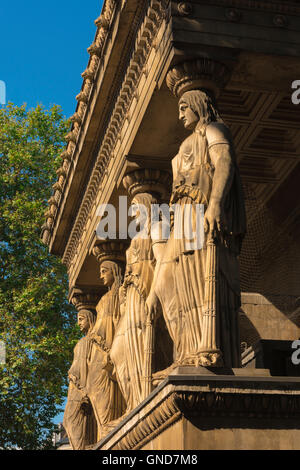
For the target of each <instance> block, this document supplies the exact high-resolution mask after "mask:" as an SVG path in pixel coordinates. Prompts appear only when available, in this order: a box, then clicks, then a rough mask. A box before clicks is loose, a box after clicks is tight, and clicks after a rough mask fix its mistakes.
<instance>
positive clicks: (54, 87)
mask: <svg viewBox="0 0 300 470" xmlns="http://www.w3.org/2000/svg"><path fill="white" fill-rule="evenodd" d="M102 3H103V1H102V0H89V1H87V2H82V0H60V1H58V0H51V2H43V1H41V0H27V1H24V0H22V1H21V0H15V1H7V0H6V1H5V0H2V1H1V3H0V20H1V24H0V51H1V60H0V80H2V81H4V82H5V84H6V102H7V101H12V102H13V103H15V104H18V105H21V104H23V103H25V102H26V103H27V104H28V106H29V107H34V106H36V104H37V103H42V104H44V105H45V106H46V107H47V108H48V107H49V106H50V105H51V104H53V103H55V104H59V105H61V107H62V109H63V112H64V114H65V115H66V116H67V117H69V116H70V115H72V114H73V113H74V111H75V108H76V104H77V103H76V100H75V96H76V95H77V94H78V93H79V91H80V89H81V85H82V77H81V73H82V72H83V71H84V70H85V68H86V66H87V63H88V59H89V55H88V53H87V48H88V46H90V44H91V43H92V42H93V40H94V36H95V32H96V26H95V24H94V20H95V19H96V18H97V17H98V16H99V14H100V12H101V8H102Z"/></svg>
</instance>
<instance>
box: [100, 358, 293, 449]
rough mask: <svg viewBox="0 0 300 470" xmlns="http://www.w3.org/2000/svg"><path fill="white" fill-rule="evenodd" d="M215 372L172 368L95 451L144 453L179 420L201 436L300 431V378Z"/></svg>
mask: <svg viewBox="0 0 300 470" xmlns="http://www.w3.org/2000/svg"><path fill="white" fill-rule="evenodd" d="M215 371H216V369H215ZM215 371H213V370H207V369H204V368H192V367H188V368H187V367H186V368H184V369H183V368H178V369H176V370H175V371H174V373H173V375H170V376H169V377H168V378H167V379H165V380H164V382H163V383H161V384H160V386H159V387H157V388H156V389H155V390H154V391H153V392H152V393H151V395H149V397H148V398H147V399H146V400H144V401H143V402H142V403H141V404H140V405H139V406H138V407H137V408H136V409H135V410H133V412H132V413H131V414H130V415H128V416H127V417H126V418H125V419H124V420H123V421H122V422H120V424H119V425H118V426H117V427H116V428H115V429H114V430H113V431H112V432H110V433H109V434H108V435H107V436H106V437H105V438H104V439H102V440H101V441H100V442H99V443H97V444H96V445H95V447H94V450H100V449H101V450H113V449H114V450H137V449H143V448H145V446H146V445H147V444H148V443H149V442H151V441H152V443H153V441H154V440H155V438H156V437H157V436H158V435H160V434H163V433H165V432H166V431H167V430H168V429H169V428H170V427H171V426H173V425H174V424H175V423H176V422H178V421H180V420H183V419H186V420H188V421H191V422H192V421H193V420H194V421H195V419H196V420H197V423H198V424H197V429H196V432H198V431H199V433H201V432H203V430H204V429H208V428H210V427H211V429H218V428H219V429H220V427H222V428H227V429H231V428H240V427H244V428H245V429H246V428H248V429H249V428H250V429H251V427H252V428H253V429H254V428H255V429H256V428H261V429H264V428H266V429H268V430H272V429H280V428H283V429H291V428H292V429H300V428H299V426H300V424H299V423H300V421H299V417H300V378H296V377H295V378H294V377H271V376H269V375H268V374H269V372H268V371H267V370H264V369H253V370H252V371H249V369H248V370H244V369H232V370H230V371H229V370H227V371H225V370H224V369H219V370H218V371H217V372H218V373H219V375H217V374H216V373H215ZM225 373H227V374H228V373H230V374H231V375H229V374H228V375H225ZM227 420H228V421H227ZM243 420H246V423H245V425H243ZM221 423H222V424H221ZM202 427H203V429H202V430H201V428H202ZM167 442H168V441H167ZM159 448H160V449H162V448H164V447H161V445H160V447H159ZM185 448H188V447H185ZM193 448H194V447H193ZM152 449H156V447H155V445H154V446H153V445H152Z"/></svg>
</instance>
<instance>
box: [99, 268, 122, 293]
mask: <svg viewBox="0 0 300 470" xmlns="http://www.w3.org/2000/svg"><path fill="white" fill-rule="evenodd" d="M104 265H105V267H107V268H109V269H111V271H112V274H113V277H114V286H113V287H114V290H116V291H117V290H118V289H119V287H120V286H121V285H122V283H123V273H124V265H123V263H116V262H115V261H103V262H102V263H101V267H103V266H104Z"/></svg>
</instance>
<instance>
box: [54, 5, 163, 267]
mask: <svg viewBox="0 0 300 470" xmlns="http://www.w3.org/2000/svg"><path fill="white" fill-rule="evenodd" d="M168 3H169V2H168V0H163V1H158V0H151V1H150V5H149V7H148V9H147V10H146V13H145V17H144V20H143V21H142V24H141V26H140V29H139V31H138V33H137V37H136V43H135V47H134V51H133V53H132V56H131V59H130V62H129V66H128V68H127V72H126V74H125V77H124V79H123V84H122V86H121V89H120V92H119V95H118V97H117V100H116V104H115V106H114V109H113V111H112V114H111V118H110V121H109V123H108V125H107V128H106V132H105V135H104V137H103V139H102V144H101V147H100V150H99V152H98V156H97V159H96V162H95V165H94V168H93V171H92V173H91V176H90V179H89V182H88V185H87V188H86V191H85V194H84V197H83V200H82V204H81V206H80V208H79V211H78V215H77V217H76V219H75V222H74V225H73V228H72V232H71V234H70V237H69V241H68V244H67V246H66V250H65V253H64V256H63V262H64V263H65V264H66V265H67V266H68V267H69V266H70V263H71V261H72V259H73V257H74V253H75V252H76V248H77V246H78V243H79V240H80V238H81V235H82V233H83V229H84V226H85V224H86V221H87V218H88V215H89V213H90V210H91V207H92V205H93V203H94V201H95V198H96V196H97V193H98V190H99V186H100V184H101V181H102V179H103V177H104V174H105V171H106V169H107V167H108V165H109V162H110V160H111V159H112V158H113V154H114V148H115V145H116V143H117V139H118V136H119V134H120V130H121V129H122V127H123V125H124V123H125V121H126V118H127V112H128V109H129V106H130V104H131V101H132V99H133V98H134V97H135V94H136V89H137V86H138V82H139V80H140V78H141V76H142V73H143V71H144V65H145V63H146V61H147V58H148V55H149V53H150V51H151V49H152V46H153V43H154V41H155V38H156V34H157V31H158V30H159V28H160V26H161V24H162V21H163V20H164V19H165V18H166V13H167V6H168Z"/></svg>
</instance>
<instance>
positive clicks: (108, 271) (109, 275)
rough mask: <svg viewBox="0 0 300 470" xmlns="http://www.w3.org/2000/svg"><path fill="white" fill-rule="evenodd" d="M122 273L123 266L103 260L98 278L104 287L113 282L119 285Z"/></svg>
mask: <svg viewBox="0 0 300 470" xmlns="http://www.w3.org/2000/svg"><path fill="white" fill-rule="evenodd" d="M122 275H123V266H121V263H116V262H114V261H103V263H101V265H100V278H101V279H102V280H103V284H104V285H105V286H106V287H111V286H112V285H114V284H115V283H117V285H121V283H122Z"/></svg>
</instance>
